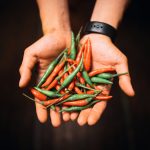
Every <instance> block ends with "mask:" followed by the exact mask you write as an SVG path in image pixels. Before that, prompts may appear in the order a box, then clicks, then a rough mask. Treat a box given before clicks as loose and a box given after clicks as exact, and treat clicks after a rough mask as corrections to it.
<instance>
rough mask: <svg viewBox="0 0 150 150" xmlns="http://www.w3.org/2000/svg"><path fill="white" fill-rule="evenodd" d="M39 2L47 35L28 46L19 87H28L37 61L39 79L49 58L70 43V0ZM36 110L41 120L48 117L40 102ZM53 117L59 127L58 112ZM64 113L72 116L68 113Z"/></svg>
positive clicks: (54, 123) (38, 0)
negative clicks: (68, 3) (68, 1)
mask: <svg viewBox="0 0 150 150" xmlns="http://www.w3.org/2000/svg"><path fill="white" fill-rule="evenodd" d="M37 3H38V7H39V12H40V17H41V23H42V29H43V33H44V35H43V37H42V38H40V39H39V40H38V41H36V42H35V43H33V44H32V45H31V46H29V47H28V48H26V49H25V52H24V56H23V61H22V64H21V66H20V75H21V78H20V82H19V86H20V87H25V86H27V84H28V82H29V81H30V79H31V75H32V69H33V67H34V66H35V64H38V78H40V77H41V76H42V75H43V73H44V72H45V70H46V68H47V67H48V65H49V63H50V61H51V60H53V59H54V58H55V57H56V56H58V54H59V53H60V52H61V51H62V50H63V49H65V48H66V47H69V46H70V39H71V32H70V22H69V13H68V5H67V0H61V1H60V0H37ZM57 109H59V108H57ZM36 112H37V116H38V119H39V120H40V122H45V121H46V120H47V111H46V110H45V109H43V108H42V106H41V105H39V104H37V103H36ZM50 116H51V122H52V124H53V126H59V125H60V115H59V113H58V112H55V111H52V110H51V112H50ZM64 116H66V117H69V116H68V114H64ZM64 116H63V117H64Z"/></svg>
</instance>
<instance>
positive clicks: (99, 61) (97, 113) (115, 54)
mask: <svg viewBox="0 0 150 150" xmlns="http://www.w3.org/2000/svg"><path fill="white" fill-rule="evenodd" d="M87 37H89V38H90V40H91V45H92V63H93V66H92V70H95V69H99V68H104V67H114V68H115V69H116V72H117V73H123V72H129V70H128V63H127V57H126V56H125V55H124V54H123V53H122V52H121V51H120V50H119V49H118V48H117V47H116V46H115V45H114V44H113V43H112V42H111V40H110V38H109V37H107V36H105V35H99V34H89V35H86V36H84V37H83V38H82V40H81V43H82V42H83V41H85V40H86V39H87ZM119 85H120V87H121V89H122V90H123V91H124V92H125V93H126V94H127V95H128V96H134V90H133V88H132V85H131V80H130V75H129V74H126V75H122V76H120V77H119ZM107 91H108V93H109V89H107ZM105 107H106V102H104V101H102V102H99V103H97V104H95V105H94V106H93V108H88V109H85V110H83V111H81V112H80V114H79V117H78V120H77V121H78V124H79V125H84V124H86V123H88V124H89V125H94V124H95V123H96V122H97V121H98V120H99V119H100V117H101V115H102V112H103V111H104V109H105ZM77 116H78V114H77V113H72V114H71V118H72V119H76V118H77Z"/></svg>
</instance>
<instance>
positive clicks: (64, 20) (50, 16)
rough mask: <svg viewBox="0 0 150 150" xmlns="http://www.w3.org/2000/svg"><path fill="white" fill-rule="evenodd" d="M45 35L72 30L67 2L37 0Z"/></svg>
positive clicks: (60, 0)
mask: <svg viewBox="0 0 150 150" xmlns="http://www.w3.org/2000/svg"><path fill="white" fill-rule="evenodd" d="M37 3H38V7H39V12H40V18H41V23H42V29H43V32H44V34H46V33H49V32H53V31H55V30H59V29H60V31H61V30H65V31H69V30H70V22H69V10H68V1H67V0H37Z"/></svg>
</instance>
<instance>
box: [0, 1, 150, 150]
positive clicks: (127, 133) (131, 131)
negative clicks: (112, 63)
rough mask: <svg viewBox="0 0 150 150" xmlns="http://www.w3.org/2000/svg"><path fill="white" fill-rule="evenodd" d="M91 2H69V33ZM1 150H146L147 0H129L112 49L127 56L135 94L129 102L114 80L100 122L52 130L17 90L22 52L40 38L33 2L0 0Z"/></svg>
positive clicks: (149, 111)
mask: <svg viewBox="0 0 150 150" xmlns="http://www.w3.org/2000/svg"><path fill="white" fill-rule="evenodd" d="M94 3H95V1H94V0H83V1H81V0H72V1H69V8H70V12H71V21H72V29H73V30H74V31H75V33H77V31H78V30H79V28H80V26H81V25H83V24H85V23H86V21H88V20H89V18H90V15H91V12H92V10H93V6H94ZM0 35H1V36H0V70H1V73H0V80H1V86H0V93H1V98H0V106H1V107H0V149H2V150H3V149H15V150H30V149H31V150H47V149H51V150H57V149H62V150H64V149H65V150H70V149H71V150H75V149H78V150H80V149H87V150H88V149H92V150H97V149H100V150H110V149H115V150H143V149H146V150H148V149H150V138H149V134H150V96H149V92H150V87H149V83H150V82H149V81H150V78H149V74H150V71H149V69H150V67H149V66H150V60H149V58H150V55H148V53H149V52H148V51H149V50H150V38H149V35H150V13H149V5H148V1H146V0H145V1H140V0H132V1H131V3H130V5H129V7H128V9H127V10H126V13H125V15H124V18H123V20H122V23H121V24H120V27H119V29H118V36H117V40H116V45H117V46H118V47H119V48H120V49H121V50H122V52H123V53H124V54H125V55H126V56H127V57H128V61H129V69H130V74H131V77H132V83H133V86H134V89H135V92H136V95H135V97H133V98H130V97H127V96H126V95H124V94H123V93H122V91H121V90H120V88H119V86H118V84H117V81H115V84H114V86H113V88H112V95H113V96H114V97H113V99H112V100H111V101H109V102H108V106H107V108H106V110H105V111H104V113H103V115H102V117H101V119H100V120H99V122H98V123H97V124H96V125H95V126H92V127H89V126H87V125H85V126H83V127H79V126H78V125H77V123H76V121H75V122H72V121H70V122H68V123H63V124H62V125H61V126H60V127H59V128H53V127H52V126H51V123H50V120H48V121H47V122H46V123H45V124H41V123H39V122H38V120H37V118H36V114H35V106H34V103H32V102H30V101H28V100H26V98H24V97H23V96H22V90H21V89H19V87H18V82H19V78H20V76H19V72H18V70H19V66H20V64H21V61H22V57H23V52H24V49H25V48H26V47H28V46H29V45H31V44H32V43H33V42H35V41H36V40H37V39H39V38H40V37H41V36H42V32H41V24H40V18H39V13H38V7H37V4H36V1H35V0H25V1H19V0H13V1H11V0H5V1H0Z"/></svg>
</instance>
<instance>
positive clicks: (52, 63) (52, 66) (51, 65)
mask: <svg viewBox="0 0 150 150" xmlns="http://www.w3.org/2000/svg"><path fill="white" fill-rule="evenodd" d="M66 50H67V48H66V49H65V50H64V51H63V52H62V53H60V54H59V56H58V57H57V58H56V59H55V60H53V61H52V62H51V63H50V65H49V66H48V68H47V70H46V72H45V73H44V75H43V77H42V78H41V80H40V82H39V83H38V85H37V87H40V86H41V85H42V84H43V83H44V82H45V80H46V78H47V77H48V76H49V74H50V73H51V72H52V71H53V69H54V68H55V66H56V65H57V63H58V62H59V60H60V58H61V57H62V55H63V54H64V52H65V51H66Z"/></svg>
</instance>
